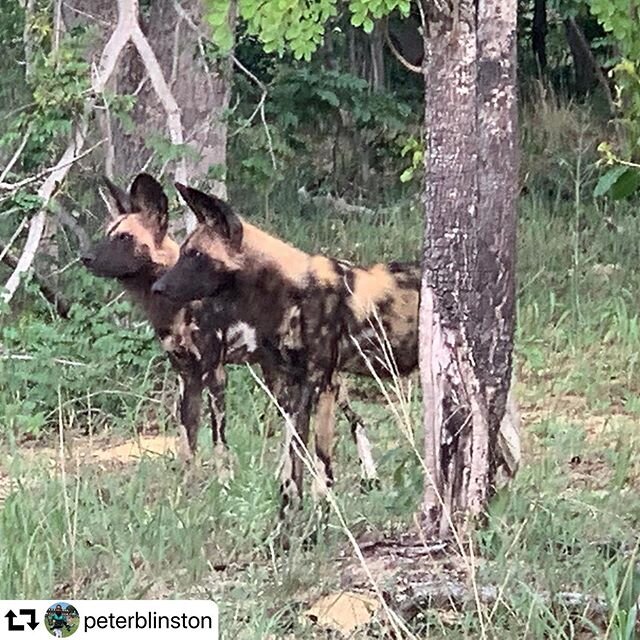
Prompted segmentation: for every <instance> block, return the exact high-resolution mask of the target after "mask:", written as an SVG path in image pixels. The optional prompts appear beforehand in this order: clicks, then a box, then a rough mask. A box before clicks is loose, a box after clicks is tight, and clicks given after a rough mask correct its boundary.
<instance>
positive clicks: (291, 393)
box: [153, 185, 420, 516]
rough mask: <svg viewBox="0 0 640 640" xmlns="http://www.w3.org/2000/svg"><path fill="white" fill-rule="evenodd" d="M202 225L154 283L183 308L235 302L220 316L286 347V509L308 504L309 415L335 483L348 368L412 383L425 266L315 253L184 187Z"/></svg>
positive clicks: (324, 467)
mask: <svg viewBox="0 0 640 640" xmlns="http://www.w3.org/2000/svg"><path fill="white" fill-rule="evenodd" d="M176 186H177V188H178V190H179V191H180V193H181V194H182V196H183V197H184V198H185V200H186V202H187V203H188V204H189V206H190V207H191V208H192V209H193V211H194V213H195V214H196V217H197V219H198V222H199V224H198V227H197V228H196V229H195V230H194V231H193V232H192V233H191V234H190V235H189V237H188V238H187V239H186V241H185V242H184V243H183V245H182V246H181V248H180V258H179V260H178V261H177V263H176V265H175V266H174V267H173V268H172V269H170V270H169V271H167V273H166V274H165V275H164V276H162V277H161V278H159V279H158V280H157V281H156V283H155V284H154V285H153V291H154V292H156V293H158V294H161V295H162V296H163V297H166V298H168V299H170V300H174V301H175V302H176V303H178V304H184V303H188V302H189V301H190V300H194V299H213V300H216V299H218V300H222V299H225V298H228V297H231V298H232V299H233V305H231V306H229V307H227V308H224V305H221V309H220V310H221V313H222V314H228V317H227V318H226V321H227V322H231V321H234V322H243V323H244V324H245V325H246V326H247V327H250V328H251V330H252V331H253V332H255V335H256V336H258V339H259V341H262V342H267V343H269V344H270V345H271V346H272V348H274V349H276V350H277V353H278V358H277V359H278V360H279V364H276V366H278V367H280V368H279V377H280V380H281V385H282V386H281V387H280V388H278V389H275V390H274V394H275V395H277V400H278V403H279V404H280V406H281V407H282V409H283V411H284V413H285V416H286V419H287V421H288V422H289V423H290V424H291V425H292V426H293V429H291V428H288V429H287V430H286V432H287V434H288V440H287V442H286V443H285V454H284V462H283V465H282V470H281V492H282V508H281V514H282V515H283V516H284V515H286V513H287V512H288V511H290V507H291V506H293V505H294V504H299V503H300V498H301V496H302V479H303V462H302V460H301V457H300V456H299V455H297V451H299V445H300V444H301V443H304V444H305V445H306V443H307V440H308V436H309V418H310V414H311V412H312V411H313V410H314V409H315V410H316V412H317V416H318V421H317V422H318V424H317V426H316V453H317V456H318V458H319V460H320V465H319V472H320V473H321V474H322V476H323V478H322V480H323V482H324V484H326V485H327V486H330V485H331V484H332V480H333V473H332V468H331V443H332V440H333V428H334V420H333V415H334V404H335V401H336V376H337V374H338V372H340V371H347V372H353V373H356V374H365V375H375V376H381V377H388V376H404V375H407V374H409V373H410V372H411V371H413V370H414V369H415V368H416V367H417V362H418V360H417V359H418V339H417V337H418V323H417V319H418V300H419V287H420V271H419V267H418V265H417V264H406V265H403V264H397V263H392V264H389V265H384V264H377V265H375V266H372V267H369V268H360V267H354V266H351V265H349V264H347V263H344V262H341V261H338V260H334V259H331V258H327V257H324V256H320V255H309V254H307V253H304V252H303V251H300V250H298V249H296V248H295V247H292V246H291V245H288V244H286V243H285V242H282V241H281V240H279V239H277V238H275V237H273V236H271V235H269V234H267V233H265V232H263V231H261V230H260V229H258V228H257V227H255V226H253V225H251V224H248V223H247V222H245V221H244V220H242V219H241V218H240V217H239V216H238V215H236V214H235V212H234V211H233V210H232V209H231V207H230V206H229V205H228V204H227V203H226V202H224V201H222V200H220V199H219V198H215V197H213V196H209V195H207V194H205V193H203V192H201V191H198V190H196V189H192V188H189V187H185V186H183V185H176Z"/></svg>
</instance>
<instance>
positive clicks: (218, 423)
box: [82, 174, 376, 484]
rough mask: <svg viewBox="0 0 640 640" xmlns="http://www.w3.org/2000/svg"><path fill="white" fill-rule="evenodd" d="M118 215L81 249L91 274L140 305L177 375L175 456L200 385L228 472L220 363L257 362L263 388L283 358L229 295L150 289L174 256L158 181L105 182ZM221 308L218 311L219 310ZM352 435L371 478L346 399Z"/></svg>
mask: <svg viewBox="0 0 640 640" xmlns="http://www.w3.org/2000/svg"><path fill="white" fill-rule="evenodd" d="M106 184H107V186H108V188H109V191H110V193H111V195H112V196H113V199H114V201H115V203H116V206H117V209H118V215H117V216H116V217H115V218H114V219H112V220H111V221H110V222H109V224H108V226H107V229H106V235H105V237H104V239H103V240H102V241H101V242H99V243H98V244H97V245H96V246H95V247H94V249H93V250H92V251H91V252H89V253H87V254H86V255H85V256H83V258H82V261H83V263H84V264H85V266H86V267H87V268H88V269H89V270H90V271H91V272H92V273H93V274H95V275H97V276H101V277H106V278H114V279H117V280H118V281H119V282H120V283H121V284H122V286H123V287H124V289H125V290H126V291H127V292H128V293H129V294H130V295H131V296H132V297H133V298H134V300H135V301H136V302H137V303H138V304H140V305H141V306H142V308H143V309H144V312H145V314H146V316H147V318H148V320H149V322H150V323H151V325H152V326H153V328H154V330H155V333H156V335H157V336H158V338H159V340H160V341H161V344H162V346H163V348H164V349H165V350H166V351H167V353H168V356H169V359H170V361H171V363H172V365H173V368H174V369H175V371H176V373H177V374H178V376H179V381H180V391H181V393H180V410H179V415H180V447H179V453H180V456H181V458H183V459H186V460H188V459H190V458H192V457H193V455H194V453H195V451H196V446H197V435H198V428H199V422H200V414H201V403H202V392H203V390H204V391H206V398H207V403H208V405H209V409H210V414H211V429H212V436H213V444H214V455H215V462H216V465H217V466H218V467H219V470H220V471H224V472H229V471H231V466H230V460H229V453H228V448H227V442H226V437H225V422H226V421H225V401H224V394H225V370H224V364H225V363H229V364H242V363H249V364H251V363H259V364H260V365H261V367H262V370H263V375H264V377H265V379H266V380H267V381H268V384H269V387H270V388H273V389H278V388H280V386H281V382H280V378H279V376H280V371H281V370H283V369H286V368H287V363H285V362H279V363H277V366H276V363H275V362H274V359H277V358H278V357H279V356H278V352H277V350H275V349H273V348H271V347H270V346H269V344H268V343H267V342H262V341H260V339H259V336H258V335H257V333H256V331H255V330H254V328H253V327H252V326H250V325H249V324H248V323H246V322H244V321H242V320H241V319H239V318H238V319H237V318H235V317H234V316H233V311H232V310H233V308H234V306H235V304H236V303H235V301H234V299H233V297H229V299H228V300H225V297H224V296H221V297H219V298H217V299H212V298H206V299H203V300H193V301H189V302H182V301H174V300H171V299H169V298H166V297H162V296H158V295H154V294H152V292H151V288H152V285H153V284H154V282H155V281H156V280H157V279H158V278H160V277H161V276H162V275H163V274H165V273H166V272H167V270H168V269H169V268H170V267H172V266H173V265H175V263H176V262H177V260H178V254H179V247H178V245H177V244H176V242H174V240H173V239H172V238H171V237H170V236H169V235H168V234H167V227H168V200H167V196H166V195H165V193H164V191H163V189H162V187H161V186H160V184H159V183H158V182H157V181H156V180H154V179H153V178H152V177H151V176H149V175H147V174H140V175H138V176H137V177H136V179H135V180H134V181H133V184H132V185H131V189H130V191H129V193H127V192H125V191H123V190H122V189H120V188H119V187H117V186H116V185H114V184H113V183H111V182H110V181H108V180H107V181H106ZM221 309H223V310H224V313H221ZM340 406H341V408H342V410H343V411H344V413H345V415H346V416H347V419H348V420H349V423H350V425H351V429H352V434H353V436H354V439H355V441H356V445H357V448H358V453H359V455H360V459H361V465H362V472H363V482H364V483H367V484H371V483H374V482H375V481H376V470H375V465H374V463H373V460H372V458H371V452H370V445H369V442H368V440H367V438H366V435H365V433H364V427H363V425H362V421H361V420H360V418H359V417H358V416H357V414H356V413H355V412H353V411H352V410H351V408H350V407H349V405H348V403H347V402H346V401H342V402H341V404H340Z"/></svg>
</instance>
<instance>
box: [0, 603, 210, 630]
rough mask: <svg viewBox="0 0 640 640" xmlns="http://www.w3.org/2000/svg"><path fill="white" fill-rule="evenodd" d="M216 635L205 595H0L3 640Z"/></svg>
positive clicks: (0, 624) (0, 620) (0, 628)
mask: <svg viewBox="0 0 640 640" xmlns="http://www.w3.org/2000/svg"><path fill="white" fill-rule="evenodd" d="M70 637H73V638H85V637H86V638H96V639H97V640H100V639H105V640H106V639H113V640H127V639H129V638H131V639H132V640H134V639H136V640H146V639H149V640H151V639H152V638H153V640H164V639H167V640H169V639H173V640H176V638H180V640H200V639H203V640H204V639H205V638H206V640H218V606H217V605H216V604H215V602H212V601H210V600H60V601H55V600H0V638H2V640H5V639H6V640H12V638H14V639H15V640H20V639H21V638H25V639H31V638H33V640H45V639H48V640H51V638H70Z"/></svg>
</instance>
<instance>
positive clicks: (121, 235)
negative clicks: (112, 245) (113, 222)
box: [116, 232, 131, 240]
mask: <svg viewBox="0 0 640 640" xmlns="http://www.w3.org/2000/svg"><path fill="white" fill-rule="evenodd" d="M116 238H117V239H118V240H129V239H130V238H131V234H130V233H126V232H123V233H119V234H118V235H117V236H116Z"/></svg>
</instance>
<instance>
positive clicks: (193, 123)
mask: <svg viewBox="0 0 640 640" xmlns="http://www.w3.org/2000/svg"><path fill="white" fill-rule="evenodd" d="M180 6H181V8H182V9H183V12H180V11H179V10H178V9H176V4H175V3H174V2H173V1H172V0H154V2H153V3H151V5H150V8H149V12H148V16H146V18H144V20H143V21H142V27H143V30H144V32H145V35H146V36H147V38H148V40H149V42H150V43H151V44H152V46H153V50H154V53H155V55H156V57H157V59H158V62H159V64H160V66H161V68H162V71H163V74H164V77H165V80H166V82H167V84H168V85H169V88H170V89H171V91H172V93H173V95H174V97H175V99H176V101H177V102H178V104H179V106H180V111H181V115H182V127H183V131H184V139H185V144H186V146H187V147H188V150H187V151H186V156H185V159H186V165H187V176H188V178H189V180H191V181H193V182H194V184H198V185H201V186H202V187H203V188H205V189H210V190H211V191H213V192H215V193H216V195H219V196H222V197H224V196H225V195H226V191H225V186H224V179H223V175H224V174H223V172H224V167H225V165H226V142H227V125H226V120H225V118H224V113H225V111H226V109H227V108H228V106H229V97H230V91H231V66H230V61H229V60H228V59H222V60H213V59H211V60H209V59H207V58H208V56H207V55H206V51H205V47H204V45H205V40H204V39H203V36H204V35H206V30H205V29H204V28H203V27H202V1H201V0H186V1H185V0H183V2H182V3H181V5H180ZM145 76H146V71H145V69H144V66H143V65H142V63H141V61H140V58H139V56H138V55H137V53H136V52H135V51H133V52H132V55H131V56H130V57H129V59H128V60H127V70H126V72H125V73H124V74H122V75H121V77H120V78H119V89H120V91H119V93H122V92H127V93H134V92H136V91H138V95H137V99H136V102H135V106H134V108H133V111H132V112H131V114H130V115H131V117H132V118H133V121H134V123H135V127H134V129H133V130H130V127H124V126H122V125H121V124H120V123H119V122H117V121H114V120H112V128H113V131H114V151H115V154H114V170H115V172H116V173H118V174H124V175H131V174H133V173H135V172H137V171H139V170H140V169H141V168H143V167H144V166H145V164H146V163H147V162H149V160H151V162H152V165H153V166H156V167H162V166H163V165H165V164H168V165H169V166H171V165H172V161H171V160H170V159H169V157H168V156H167V155H166V153H163V146H164V145H163V144H162V142H161V140H160V136H164V137H165V138H166V137H167V135H166V115H165V113H164V111H163V109H162V106H161V105H160V103H159V100H158V96H157V95H156V93H155V91H154V89H153V87H152V86H151V83H150V82H148V80H147V81H146V82H145Z"/></svg>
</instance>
